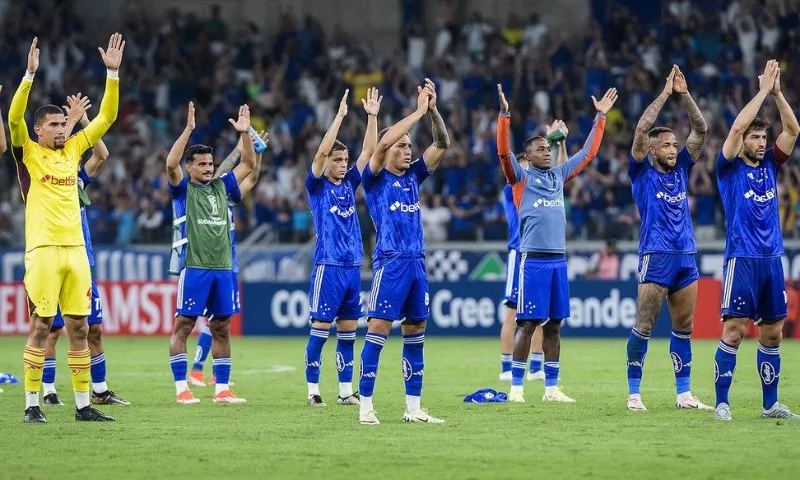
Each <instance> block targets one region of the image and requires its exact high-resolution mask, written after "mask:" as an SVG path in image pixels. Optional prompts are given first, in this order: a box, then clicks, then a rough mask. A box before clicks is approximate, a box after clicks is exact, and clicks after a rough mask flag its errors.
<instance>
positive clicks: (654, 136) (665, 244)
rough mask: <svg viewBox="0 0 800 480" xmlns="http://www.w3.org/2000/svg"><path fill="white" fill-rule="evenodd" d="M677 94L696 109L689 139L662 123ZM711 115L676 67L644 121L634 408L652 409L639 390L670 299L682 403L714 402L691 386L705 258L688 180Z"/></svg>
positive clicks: (632, 360)
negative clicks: (700, 261) (700, 268)
mask: <svg viewBox="0 0 800 480" xmlns="http://www.w3.org/2000/svg"><path fill="white" fill-rule="evenodd" d="M673 93H674V94H677V95H678V96H679V97H680V99H681V103H682V104H683V105H684V107H686V111H687V112H688V113H689V122H690V124H691V126H692V131H691V133H690V134H689V137H688V138H687V139H686V146H685V147H683V148H682V149H680V150H679V149H678V139H677V138H676V137H675V134H674V133H673V131H672V130H671V129H669V128H667V127H655V128H653V124H654V123H655V121H656V119H658V113H659V112H660V111H661V108H662V107H663V106H664V104H665V103H666V101H667V99H669V97H670V95H672V94H673ZM707 130H708V128H707V127H706V122H705V120H704V119H703V114H702V113H701V112H700V108H698V106H697V104H696V103H695V102H694V99H692V96H691V95H690V94H689V89H688V88H687V86H686V78H684V76H683V73H682V72H681V71H680V69H679V68H678V67H677V66H673V67H672V71H670V73H669V76H667V83H666V85H665V86H664V90H663V91H662V92H661V94H660V95H659V96H658V97H657V98H656V99H655V100H654V101H653V103H652V104H650V106H649V107H647V110H645V111H644V114H642V118H640V119H639V123H638V125H637V126H636V133H635V135H634V137H633V146H632V147H631V158H630V165H629V167H628V176H629V177H630V179H631V188H632V189H633V197H634V199H636V206H637V207H638V209H639V212H640V214H641V216H642V234H641V236H640V239H639V295H638V298H639V299H638V310H639V313H638V315H637V316H636V323H635V324H634V326H633V329H632V330H631V334H630V337H629V338H628V356H627V359H628V410H633V411H645V410H647V408H645V406H644V404H643V403H642V396H641V393H640V390H639V387H640V384H641V382H642V367H643V365H644V359H645V355H646V354H647V343H648V341H649V340H650V334H651V332H652V331H653V326H654V325H655V322H656V318H657V317H658V312H660V311H661V305H662V304H663V303H664V299H665V298H666V299H667V306H668V307H669V313H670V316H671V317H672V336H671V337H670V342H669V354H670V357H671V358H672V364H673V367H674V369H675V385H676V388H677V398H676V400H675V406H676V407H677V408H697V409H700V410H711V407H709V406H708V405H704V404H703V403H701V402H700V401H699V400H698V399H697V397H695V396H693V395H692V393H691V391H690V375H691V368H692V344H691V340H690V338H691V334H692V328H693V321H694V311H695V306H696V304H697V279H698V278H699V274H698V272H697V264H696V262H695V253H696V252H697V248H696V247H695V243H694V230H693V228H692V216H691V212H690V209H689V200H688V196H687V188H688V186H689V172H690V171H691V169H692V167H693V166H694V163H695V158H697V156H698V155H699V154H700V150H701V148H702V147H703V142H704V141H705V138H706V131H707Z"/></svg>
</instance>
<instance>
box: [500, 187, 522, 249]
mask: <svg viewBox="0 0 800 480" xmlns="http://www.w3.org/2000/svg"><path fill="white" fill-rule="evenodd" d="M503 210H505V212H506V223H508V249H509V250H519V212H517V206H516V205H515V204H514V190H513V189H512V188H511V185H509V184H506V186H505V187H503Z"/></svg>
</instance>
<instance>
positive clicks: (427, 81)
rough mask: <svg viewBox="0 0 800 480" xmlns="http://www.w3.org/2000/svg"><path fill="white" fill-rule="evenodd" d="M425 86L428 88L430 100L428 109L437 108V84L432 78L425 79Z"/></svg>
mask: <svg viewBox="0 0 800 480" xmlns="http://www.w3.org/2000/svg"><path fill="white" fill-rule="evenodd" d="M425 88H426V89H428V92H429V93H428V94H429V95H430V100H428V110H436V99H437V96H436V84H434V83H433V80H431V79H430V78H426V79H425Z"/></svg>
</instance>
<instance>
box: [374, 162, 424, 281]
mask: <svg viewBox="0 0 800 480" xmlns="http://www.w3.org/2000/svg"><path fill="white" fill-rule="evenodd" d="M430 174H431V172H429V171H428V167H426V166H425V161H424V160H423V158H422V157H420V158H418V159H417V160H415V161H414V162H412V163H411V167H410V168H409V169H408V172H406V173H405V174H404V175H394V174H393V173H390V172H388V171H387V170H386V169H385V168H384V169H383V170H381V171H380V172H378V174H373V173H372V171H371V170H370V169H369V166H367V167H366V168H364V180H363V183H364V193H365V197H366V200H367V207H368V208H369V214H370V216H371V217H372V223H374V224H375V230H376V232H377V234H378V241H377V242H376V245H375V251H374V252H373V254H372V260H373V268H380V267H381V266H382V265H383V264H384V263H385V262H386V261H387V260H391V259H394V258H399V257H403V258H420V257H422V256H424V255H425V239H424V237H423V234H422V214H421V212H420V206H419V186H420V184H421V183H422V182H424V181H425V179H426V178H428V176H430Z"/></svg>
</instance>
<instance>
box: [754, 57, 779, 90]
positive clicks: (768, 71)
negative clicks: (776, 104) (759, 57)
mask: <svg viewBox="0 0 800 480" xmlns="http://www.w3.org/2000/svg"><path fill="white" fill-rule="evenodd" d="M779 72H780V67H779V66H778V62H777V61H776V60H770V61H768V62H767V66H766V67H764V73H762V74H761V75H759V76H758V89H759V90H761V91H762V92H772V89H773V88H775V78H776V77H777V76H778V73H779Z"/></svg>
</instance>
